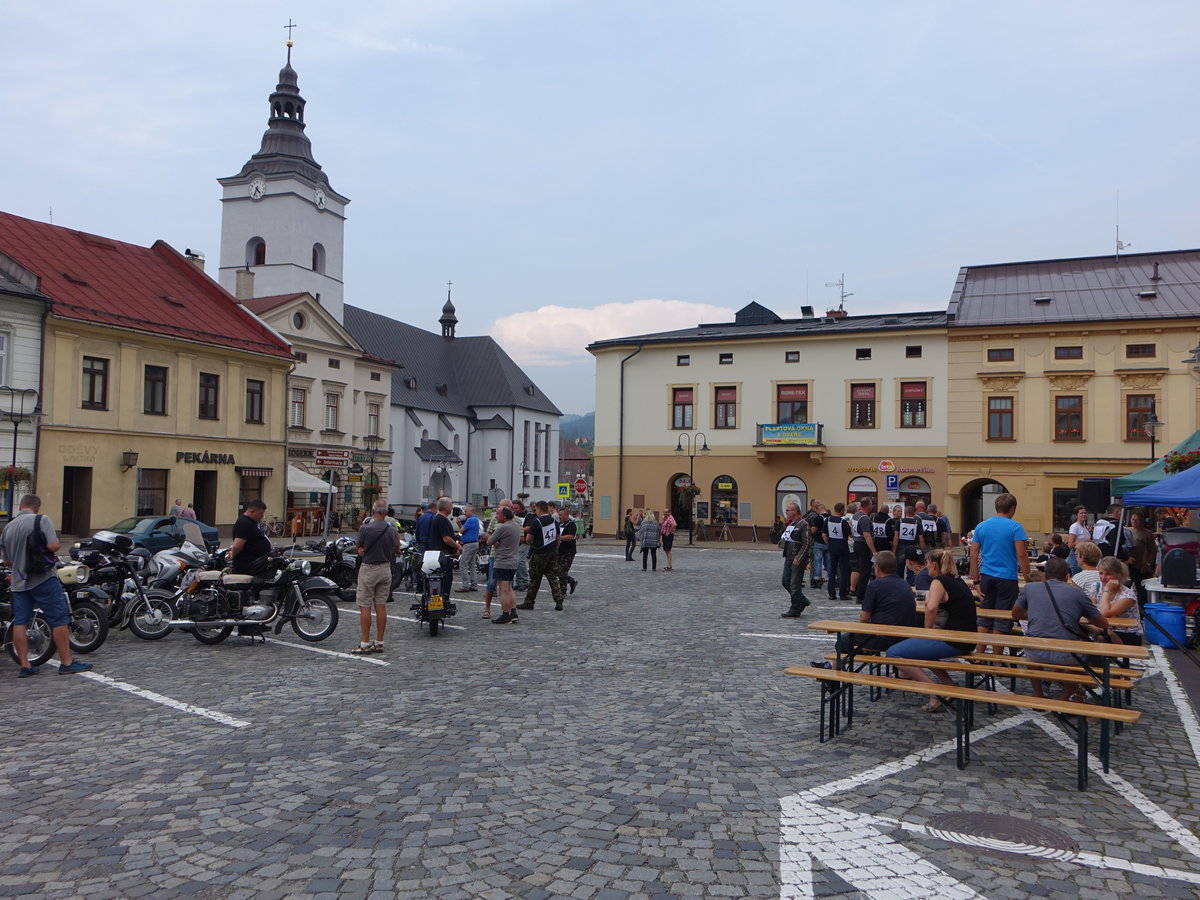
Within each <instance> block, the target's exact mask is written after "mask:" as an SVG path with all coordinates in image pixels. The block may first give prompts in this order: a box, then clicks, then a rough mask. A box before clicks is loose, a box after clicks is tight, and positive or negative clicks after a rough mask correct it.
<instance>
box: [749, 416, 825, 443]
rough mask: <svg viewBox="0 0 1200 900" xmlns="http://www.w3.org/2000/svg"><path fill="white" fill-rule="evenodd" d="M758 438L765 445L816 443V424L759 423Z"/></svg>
mask: <svg viewBox="0 0 1200 900" xmlns="http://www.w3.org/2000/svg"><path fill="white" fill-rule="evenodd" d="M759 430H760V432H761V435H760V437H759V440H760V441H761V442H762V443H763V444H767V445H780V444H790V445H793V446H794V445H798V444H809V445H815V444H816V443H817V426H816V423H815V422H807V423H804V424H799V425H760V426H759Z"/></svg>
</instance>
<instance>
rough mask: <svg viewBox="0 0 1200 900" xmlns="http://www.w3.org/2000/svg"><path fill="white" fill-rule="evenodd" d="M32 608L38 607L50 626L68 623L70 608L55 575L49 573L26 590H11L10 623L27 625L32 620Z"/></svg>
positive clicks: (60, 583) (64, 592)
mask: <svg viewBox="0 0 1200 900" xmlns="http://www.w3.org/2000/svg"><path fill="white" fill-rule="evenodd" d="M34 609H40V610H41V611H42V615H43V616H44V617H45V619H46V624H47V625H49V626H50V627H51V628H58V627H59V626H60V625H68V624H70V622H71V610H70V608H69V607H68V606H67V593H66V591H64V590H63V586H62V582H61V581H59V580H58V576H57V575H51V576H50V577H49V578H47V579H46V580H45V581H43V582H42V583H41V584H39V585H35V586H34V587H31V588H30V589H29V590H27V591H13V592H12V615H13V617H12V623H13V624H14V625H29V623H30V622H32V621H33V611H34Z"/></svg>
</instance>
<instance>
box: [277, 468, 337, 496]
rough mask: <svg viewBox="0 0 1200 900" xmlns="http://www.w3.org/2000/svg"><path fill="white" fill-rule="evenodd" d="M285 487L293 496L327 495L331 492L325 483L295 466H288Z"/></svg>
mask: <svg viewBox="0 0 1200 900" xmlns="http://www.w3.org/2000/svg"><path fill="white" fill-rule="evenodd" d="M287 487H288V490H289V491H291V492H292V493H293V494H328V493H329V492H330V491H331V490H333V488H331V487H330V486H329V484H328V483H327V482H324V481H322V480H321V479H320V478H317V477H316V476H315V475H309V474H308V473H307V472H305V471H304V470H303V469H297V468H296V467H295V466H288V482H287Z"/></svg>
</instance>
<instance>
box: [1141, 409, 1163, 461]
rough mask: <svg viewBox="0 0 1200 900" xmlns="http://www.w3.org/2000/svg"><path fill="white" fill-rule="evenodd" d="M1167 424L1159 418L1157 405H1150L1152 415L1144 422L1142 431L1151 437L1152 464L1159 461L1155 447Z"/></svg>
mask: <svg viewBox="0 0 1200 900" xmlns="http://www.w3.org/2000/svg"><path fill="white" fill-rule="evenodd" d="M1166 424H1167V423H1166V422H1164V421H1163V420H1162V419H1160V418H1159V417H1158V412H1157V406H1156V404H1155V403H1151V404H1150V415H1148V416H1146V419H1145V421H1144V422H1142V430H1144V431H1145V432H1146V434H1148V435H1150V462H1154V460H1156V459H1158V454H1157V453H1156V452H1155V450H1154V445H1155V443H1156V442H1157V441H1158V434H1159V432H1160V431H1162V429H1163V426H1164V425H1166Z"/></svg>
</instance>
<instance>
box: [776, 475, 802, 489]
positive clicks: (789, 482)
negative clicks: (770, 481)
mask: <svg viewBox="0 0 1200 900" xmlns="http://www.w3.org/2000/svg"><path fill="white" fill-rule="evenodd" d="M775 490H776V491H803V490H807V486H806V485H805V484H804V479H803V478H797V477H796V476H795V475H789V476H788V477H787V478H781V479H779V484H777V485H775Z"/></svg>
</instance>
